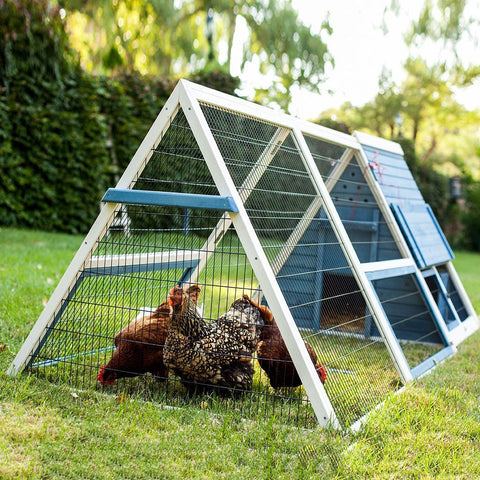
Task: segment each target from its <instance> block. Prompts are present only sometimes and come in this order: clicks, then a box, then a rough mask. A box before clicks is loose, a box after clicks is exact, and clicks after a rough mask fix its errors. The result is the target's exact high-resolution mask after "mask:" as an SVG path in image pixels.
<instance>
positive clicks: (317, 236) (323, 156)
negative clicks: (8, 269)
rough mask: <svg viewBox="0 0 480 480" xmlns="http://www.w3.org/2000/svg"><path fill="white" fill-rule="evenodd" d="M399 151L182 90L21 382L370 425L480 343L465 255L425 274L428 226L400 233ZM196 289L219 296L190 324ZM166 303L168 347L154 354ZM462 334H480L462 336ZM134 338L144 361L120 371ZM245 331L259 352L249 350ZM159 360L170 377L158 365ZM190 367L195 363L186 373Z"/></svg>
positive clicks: (68, 285) (207, 297)
mask: <svg viewBox="0 0 480 480" xmlns="http://www.w3.org/2000/svg"><path fill="white" fill-rule="evenodd" d="M392 151H393V155H394V156H395V155H396V157H398V158H400V157H401V151H400V150H398V147H397V146H395V144H392V143H391V142H385V141H382V140H381V139H376V138H374V137H366V136H365V137H362V136H361V134H359V135H357V136H356V137H355V136H349V135H345V134H342V133H339V132H336V131H333V130H331V129H327V128H323V127H320V126H318V125H314V124H311V123H308V122H302V121H300V120H298V119H296V118H293V117H290V116H288V115H284V114H281V113H278V112H275V111H272V110H270V109H268V108H264V107H260V106H258V105H254V104H251V103H249V102H246V101H243V100H240V99H237V98H234V97H231V96H228V95H225V94H221V93H218V92H215V91H213V90H210V89H207V88H203V87H200V86H197V85H195V84H192V83H189V82H186V81H180V82H179V84H178V85H177V87H176V88H175V90H174V92H173V93H172V95H171V96H170V98H169V100H168V101H167V103H166V105H165V107H164V108H163V109H162V111H161V112H160V114H159V116H158V117H157V119H156V120H155V122H154V124H153V125H152V127H151V129H150V130H149V132H148V134H147V135H146V137H145V139H144V140H143V142H142V143H141V145H140V147H139V148H138V150H137V152H136V154H135V156H134V157H133V159H132V161H131V163H130V165H129V166H128V168H127V169H126V171H125V172H124V174H123V176H122V177H121V179H120V181H119V182H118V184H117V186H116V187H115V188H112V189H109V190H108V191H107V192H106V194H105V196H104V198H103V202H104V204H103V207H102V209H101V211H100V214H99V216H98V218H97V220H96V221H95V223H94V225H93V226H92V228H91V230H90V232H89V233H88V235H87V236H86V238H85V240H84V242H83V243H82V245H81V247H80V249H79V250H78V252H77V254H76V255H75V257H74V259H73V261H72V263H71V265H70V266H69V268H68V269H67V271H66V273H65V274H64V276H63V278H62V280H61V281H60V283H59V285H58V287H57V289H56V290H55V292H54V294H53V295H52V297H51V299H50V300H49V302H48V304H47V306H46V308H45V310H44V311H43V313H42V315H41V316H40V318H39V319H38V321H37V323H36V324H35V326H34V328H33V329H32V332H31V333H30V335H29V337H28V338H27V340H26V341H25V344H24V345H23V347H22V348H21V350H20V351H19V353H18V355H17V357H16V358H15V360H14V361H13V363H12V365H11V367H10V369H9V373H11V374H16V373H18V372H20V371H22V370H24V369H26V370H28V371H30V372H34V373H36V374H38V375H41V376H44V377H47V378H50V379H53V380H55V381H60V380H62V381H64V382H66V383H68V384H70V385H72V386H74V387H78V388H88V387H89V388H96V389H98V390H106V391H108V392H110V391H111V392H117V391H127V392H131V393H132V394H133V393H135V392H136V394H139V395H142V396H144V397H145V398H149V399H157V400H159V401H161V402H165V403H166V404H169V405H172V404H179V403H180V404H181V403H182V402H186V401H190V402H198V403H200V401H201V402H202V405H211V404H215V405H219V404H223V403H225V404H226V405H227V408H228V409H229V411H232V410H237V411H238V412H239V413H240V414H241V415H242V416H246V415H253V416H256V417H260V416H261V417H265V416H266V417H269V416H271V415H273V414H274V413H275V415H276V416H277V417H278V418H279V420H281V421H287V422H288V421H294V422H298V423H301V424H305V425H313V424H315V423H316V421H318V423H319V424H320V425H322V426H325V425H329V424H330V425H333V426H334V427H337V428H342V427H348V426H350V425H352V424H354V423H355V422H358V421H359V420H360V419H362V418H363V417H364V416H365V415H366V414H367V413H368V412H369V411H371V410H372V409H373V408H374V407H375V406H376V405H378V404H379V403H381V402H382V401H383V400H384V398H385V396H386V395H387V394H389V393H390V392H395V391H397V390H398V389H400V388H401V387H402V385H404V384H405V383H406V382H408V381H410V380H412V379H413V378H415V377H417V376H418V375H420V374H422V373H423V372H425V371H427V370H429V369H430V368H432V367H433V366H434V365H435V364H436V363H438V362H439V361H440V360H442V359H444V358H445V357H446V356H448V355H450V354H451V353H453V351H454V348H455V346H454V345H453V343H452V342H453V341H454V340H455V341H458V340H459V339H461V338H462V337H463V336H464V335H466V334H467V333H471V332H472V331H473V330H474V329H475V328H476V327H477V323H476V316H475V314H474V312H473V309H472V307H471V305H470V303H469V302H468V298H467V297H466V295H465V292H464V291H463V289H462V287H461V283H460V281H459V280H458V277H457V276H456V275H455V272H454V270H453V267H452V266H451V264H450V262H449V257H448V256H445V255H444V254H442V255H440V257H441V258H440V257H439V258H440V260H441V262H440V265H437V262H436V258H435V259H433V260H432V261H428V262H426V263H425V264H420V265H419V264H418V258H417V257H416V256H415V255H416V254H415V252H413V253H412V250H411V247H412V244H411V243H410V242H409V241H408V236H407V240H406V239H405V235H404V234H405V231H404V230H403V231H402V228H401V227H402V225H404V224H406V225H409V226H412V225H413V224H414V223H415V222H413V221H410V219H411V218H410V217H408V214H407V217H408V218H409V220H407V221H406V222H404V224H402V223H401V222H400V221H397V220H398V219H399V218H400V216H401V215H405V211H406V210H405V209H404V208H403V207H404V205H402V204H399V202H395V201H392V200H391V199H389V195H390V193H389V191H388V189H386V186H387V185H388V184H390V183H392V182H394V180H389V181H388V182H384V181H383V180H384V179H385V178H386V172H387V167H386V166H385V169H384V170H385V171H382V169H381V167H378V165H381V164H382V162H383V159H384V157H385V158H386V157H388V156H389V155H390V154H391V153H392ZM380 157H381V160H382V161H380ZM398 158H397V159H398ZM402 158H403V157H402ZM388 168H390V167H388ZM392 169H393V167H392ZM408 173H409V172H408ZM379 174H380V176H381V178H380V179H379V177H378V175H379ZM404 174H405V175H406V174H407V173H406V172H403V173H401V175H404ZM394 196H395V195H394ZM389 203H396V204H397V206H395V207H394V208H393V209H392V208H391V206H390V205H389ZM398 205H400V207H398ZM113 226H115V228H113ZM119 226H120V228H118V227H119ZM418 228H420V227H418ZM417 233H418V232H415V231H414V233H413V236H414V237H415V236H416V235H417ZM437 241H438V240H437V239H436V240H435V245H434V246H436V242H437ZM429 248H430V247H429ZM442 248H445V249H446V247H444V246H442ZM193 284H196V285H198V286H199V287H200V289H201V294H200V299H199V301H198V305H197V307H196V309H195V310H193V309H191V308H190V307H189V308H190V309H189V310H188V309H187V310H183V308H184V306H185V305H187V304H188V305H191V303H192V302H191V301H190V299H189V297H188V298H187V296H186V294H184V297H182V298H185V299H186V300H185V301H184V303H182V304H181V305H182V306H181V307H177V306H176V304H174V303H172V302H173V300H172V298H173V297H171V296H169V292H170V294H171V295H174V293H172V292H174V289H173V287H175V286H176V285H177V286H179V287H181V288H182V289H183V291H184V292H185V291H186V289H187V287H188V286H191V285H193ZM452 292H453V295H452ZM245 294H246V295H248V296H249V297H250V299H252V300H255V301H256V302H258V304H260V303H261V304H262V305H266V306H268V308H269V310H270V311H271V313H272V314H273V316H274V318H275V320H276V324H277V325H278V329H279V331H277V330H278V329H275V328H273V327H272V321H271V319H270V320H268V321H267V317H266V316H265V315H263V316H260V317H259V316H258V315H257V314H255V312H257V311H259V310H260V308H261V307H259V306H258V304H257V306H256V307H249V310H248V311H249V312H250V313H251V315H250V314H249V315H250V316H248V315H246V313H245V311H246V310H244V311H242V313H241V314H237V313H238V312H237V313H234V314H232V315H231V316H230V317H229V316H228V314H226V313H225V312H231V311H232V309H233V310H235V308H239V307H238V305H239V303H238V301H237V302H235V301H236V300H237V299H241V298H242V296H243V295H245ZM159 305H160V306H162V305H163V307H159V309H157V312H160V313H159V314H158V315H159V318H160V317H161V318H162V322H163V323H161V324H160V323H158V321H157V320H155V321H156V322H157V323H155V328H156V330H155V332H157V333H156V334H155V335H157V337H158V340H155V338H154V339H153V340H152V337H151V336H150V337H148V341H147V340H145V338H142V335H143V333H144V332H145V329H147V330H148V328H150V325H152V316H151V315H152V314H151V311H152V310H154V309H155V308H156V307H157V306H159ZM162 308H163V310H162ZM176 308H180V310H175V309H176ZM242 308H243V307H242ZM185 309H186V307H185ZM161 312H163V313H161ZM175 312H177V313H175ZM186 312H187V313H186ZM252 312H253V313H252ZM263 312H264V311H263ZM254 314H255V315H256V316H255V315H254ZM162 315H163V316H162ZM247 317H248V318H253V317H255V319H254V320H252V322H250V323H249V320H248V318H247ZM246 318H247V320H246ZM269 318H270V317H269ZM229 319H230V320H229ZM132 321H133V322H132ZM182 322H183V323H182ZM211 322H214V324H215V325H216V330H215V331H216V332H217V333H215V335H217V336H215V335H213V334H212V335H213V336H211V332H210V330H208V328H207V325H206V324H207V323H211ZM215 322H216V323H215ZM228 322H230V323H228ZM227 324H228V325H227ZM185 325H187V326H188V328H189V329H190V330H188V329H187V327H185ZM198 325H202V326H201V328H200V327H198ZM462 325H463V326H466V325H468V328H467V327H465V329H464V331H465V332H466V333H464V335H457V334H456V333H455V332H457V327H461V326H462ZM146 326H147V327H148V328H147V327H146ZM269 327H270V328H269ZM454 327H455V328H454ZM122 329H123V330H122ZM162 329H163V330H162ZM165 329H167V331H165ZM174 330H175V332H176V333H175V336H172V331H174ZM187 330H188V331H187ZM207 330H208V331H209V332H210V333H208V335H210V337H209V339H210V340H211V341H210V343H208V346H207V343H205V342H204V338H203V337H205V336H207V334H205V332H206V331H207ZM226 330H228V335H227V334H225V331H226ZM120 331H123V332H124V336H123V338H122V339H121V340H122V341H123V343H124V344H128V345H129V346H133V347H134V348H135V354H134V355H130V356H128V355H125V358H124V359H123V360H125V362H124V363H123V364H122V365H121V366H120V364H119V363H116V364H115V367H113V366H112V364H111V363H109V362H112V359H113V356H114V355H116V354H118V352H120V351H121V350H120V347H121V344H119V343H117V341H116V339H115V338H116V337H117V340H118V332H120ZM218 331H220V333H218ZM240 331H241V332H242V335H244V334H245V335H251V337H249V338H250V340H251V342H250V343H249V344H248V345H249V346H248V347H245V346H243V347H242V348H237V347H235V348H234V346H233V344H230V343H229V341H230V340H231V338H232V337H235V338H237V335H240V334H239V332H240ZM125 332H127V333H128V335H127V334H126V333H125ZM188 332H190V333H188ZM275 334H278V335H277V336H276V335H275ZM182 335H183V337H182V338H183V340H184V341H185V343H182V346H181V348H180V347H178V345H174V347H175V348H173V347H172V344H173V343H174V342H175V341H177V340H178V338H180V337H181V336H182ZM189 335H190V337H194V338H193V340H192V338H189ZM202 335H203V337H202ZM212 339H213V340H212ZM226 339H227V340H226ZM215 342H217V344H218V345H215ZM220 343H221V345H220ZM165 344H168V345H167V347H165V348H164V345H165ZM212 345H213V346H212ZM230 345H231V350H232V351H231V353H230V354H229V352H228V349H229V348H230ZM243 345H246V344H243ZM177 347H178V348H177ZM217 347H218V348H217ZM282 347H283V349H282ZM285 347H286V348H285ZM188 349H190V350H191V351H189V350H188ZM209 349H210V350H209ZM152 350H153V351H154V354H155V355H156V356H155V355H154V357H155V360H154V362H156V363H155V365H153V366H152V365H150V366H149V367H145V365H143V366H142V367H140V366H139V362H140V359H143V360H145V358H146V357H147V356H148V355H149V354H150V353H151V352H152ZM220 350H221V351H222V355H220V354H219V352H220ZM149 352H150V353H149ZM162 352H163V354H164V355H166V353H168V367H169V369H166V368H164V367H165V365H160V364H161V362H162V357H161V354H162ZM312 352H313V353H312ZM177 354H178V356H176V355H177ZM196 355H203V356H204V357H208V356H209V355H210V357H208V358H207V360H206V361H208V362H210V363H209V365H210V364H211V363H212V362H213V363H215V362H216V363H215V365H216V367H218V368H217V374H216V376H211V377H208V378H209V380H208V381H204V382H202V381H199V380H198V379H199V378H201V377H200V376H199V375H200V373H199V372H196V371H195V368H197V367H198V365H199V363H198V362H197V359H198V357H196ZM188 358H195V361H192V362H191V363H189V364H188V365H186V364H185V363H188V361H187V360H185V359H188ZM164 360H165V358H164ZM182 362H183V364H182ZM242 362H243V363H242ZM292 362H293V363H292ZM104 365H107V367H108V366H109V365H110V367H108V368H109V369H110V370H108V368H107V370H105V367H104V368H103V370H102V366H104ZM172 365H173V367H172ZM233 365H237V366H239V367H238V368H240V366H242V368H243V366H245V365H247V366H248V368H251V370H248V368H247V369H246V370H245V369H244V372H246V373H245V375H246V377H248V378H247V380H246V381H245V382H244V383H241V385H242V386H243V388H238V383H236V384H235V385H234V386H232V388H231V389H229V388H228V385H229V384H228V380H226V379H225V378H226V376H227V374H228V373H231V372H232V370H233ZM318 365H321V367H319V366H318ZM292 366H294V367H295V368H296V373H295V374H297V375H298V376H299V380H298V381H294V380H293V374H292V373H291V371H290V370H288V368H289V367H292ZM198 368H199V369H200V367H198ZM295 368H294V372H295ZM279 371H281V372H283V374H284V377H282V378H280V376H279ZM287 371H288V372H289V373H288V374H287V373H286V372H287ZM99 372H103V373H100V374H99ZM105 372H107V373H109V374H110V379H111V382H106V381H105V378H106V377H103V376H102V375H104V374H106V373H105ZM185 372H187V373H188V374H187V373H185ZM320 372H321V373H320ZM325 372H326V379H325ZM196 375H197V376H196ZM287 376H288V378H287ZM220 377H222V378H223V380H222V382H223V383H221V387H222V389H223V390H222V391H220V392H219V390H218V389H213V387H218V386H219V385H220V382H219V381H218V378H220ZM202 378H203V377H202ZM205 378H207V377H205ZM235 378H237V380H238V378H239V377H238V376H237V377H235ZM192 379H194V381H192ZM113 381H115V383H114V384H113V385H109V383H113ZM322 382H324V383H322ZM192 383H193V384H194V386H195V387H200V388H198V392H197V394H195V390H192V388H191V386H192ZM299 383H301V384H302V385H301V386H298V384H299ZM210 387H212V388H210ZM192 393H193V395H192ZM199 396H200V398H203V399H204V400H200V398H199ZM205 398H206V400H205ZM213 398H215V401H213V400H212V399H213ZM222 402H223V403H222Z"/></svg>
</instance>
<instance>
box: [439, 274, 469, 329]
mask: <svg viewBox="0 0 480 480" xmlns="http://www.w3.org/2000/svg"><path fill="white" fill-rule="evenodd" d="M436 270H437V271H438V274H439V276H440V279H441V281H442V283H443V286H444V288H445V290H446V295H447V296H448V298H449V299H450V300H451V301H452V303H453V306H454V307H455V310H456V312H457V315H458V317H459V320H460V321H461V322H463V321H464V320H466V319H467V318H468V310H467V307H466V306H465V303H464V302H463V300H462V297H461V296H460V294H459V292H458V289H457V287H456V286H455V283H454V282H453V280H452V278H451V276H450V273H449V271H448V268H447V266H446V265H439V266H438V267H436Z"/></svg>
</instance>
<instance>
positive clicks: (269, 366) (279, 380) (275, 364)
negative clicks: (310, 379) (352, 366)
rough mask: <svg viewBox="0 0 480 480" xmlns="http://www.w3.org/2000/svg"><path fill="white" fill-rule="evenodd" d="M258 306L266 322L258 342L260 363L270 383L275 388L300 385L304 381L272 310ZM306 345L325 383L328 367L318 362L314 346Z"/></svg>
mask: <svg viewBox="0 0 480 480" xmlns="http://www.w3.org/2000/svg"><path fill="white" fill-rule="evenodd" d="M258 308H259V309H260V312H261V315H262V318H263V321H264V323H265V326H264V327H263V328H262V331H261V333H260V342H259V343H258V349H257V358H258V363H259V364H260V366H261V367H262V369H263V370H264V371H265V373H266V374H267V376H268V378H269V380H270V385H271V386H272V387H273V388H275V389H277V388H282V387H298V386H299V385H301V384H302V381H301V380H300V376H299V375H298V372H297V369H296V368H295V365H294V364H293V361H292V357H291V356H290V353H289V352H288V349H287V346H286V345H285V342H284V340H283V338H282V335H281V333H280V329H279V328H278V326H277V322H276V321H275V318H274V317H273V314H272V312H271V311H270V309H268V308H267V307H265V306H263V305H259V306H258ZM305 347H306V348H307V352H308V354H309V356H310V358H311V360H312V363H313V364H314V365H315V369H316V371H317V374H318V377H319V378H320V380H321V382H322V383H325V380H326V378H327V370H326V368H325V367H324V366H323V365H321V364H320V363H318V358H317V354H316V353H315V351H314V350H313V348H312V346H311V345H309V344H308V343H307V342H305Z"/></svg>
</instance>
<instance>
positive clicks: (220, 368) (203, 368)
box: [163, 294, 263, 394]
mask: <svg viewBox="0 0 480 480" xmlns="http://www.w3.org/2000/svg"><path fill="white" fill-rule="evenodd" d="M172 310H173V311H172V314H171V321H170V328H169V331H168V335H167V339H166V341H165V348H164V352H163V361H164V363H165V365H166V366H167V367H168V368H169V369H171V370H172V371H173V372H174V373H175V374H176V375H177V376H179V377H180V378H181V380H182V382H183V384H184V385H185V386H186V387H187V389H188V390H189V391H190V392H193V391H195V390H196V391H205V390H210V389H212V388H214V389H216V390H217V391H218V392H219V393H225V394H231V393H232V392H237V391H239V390H249V389H251V386H252V378H253V373H254V369H253V362H252V354H253V353H254V352H255V350H256V348H257V344H258V340H259V336H260V331H261V327H262V326H263V320H262V317H261V315H260V311H259V310H258V308H257V307H256V306H255V305H254V304H253V302H251V301H250V299H249V297H248V296H247V295H244V296H243V297H242V298H240V299H238V300H236V301H235V302H233V303H232V305H231V307H230V309H229V310H228V311H227V312H226V313H225V314H223V315H222V316H221V317H219V318H218V319H216V320H211V321H206V320H204V319H202V318H200V316H199V315H198V313H197V310H196V308H195V304H194V303H193V302H192V300H191V299H190V297H189V296H188V295H186V294H184V297H183V302H182V304H181V305H178V306H176V307H174V308H173V309H172Z"/></svg>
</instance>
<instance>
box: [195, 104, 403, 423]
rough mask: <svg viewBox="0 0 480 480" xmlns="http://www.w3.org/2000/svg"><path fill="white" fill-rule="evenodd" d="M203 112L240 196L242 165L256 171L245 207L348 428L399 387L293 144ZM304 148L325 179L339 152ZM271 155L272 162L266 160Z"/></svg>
mask: <svg viewBox="0 0 480 480" xmlns="http://www.w3.org/2000/svg"><path fill="white" fill-rule="evenodd" d="M203 111H204V113H205V116H206V118H207V120H208V122H209V126H210V129H211V130H212V132H213V133H214V137H215V139H217V137H219V138H221V141H220V142H218V144H219V147H220V150H221V152H222V155H223V156H228V158H229V162H228V164H227V167H228V168H229V172H230V173H231V174H232V177H233V178H237V181H236V187H237V189H238V190H239V191H244V189H245V184H244V182H245V178H246V175H244V176H240V175H237V174H236V173H235V172H238V171H240V170H241V168H243V165H245V163H247V162H248V164H249V167H250V171H251V170H255V169H258V170H261V171H262V177H261V179H260V180H258V181H257V182H256V183H253V182H252V183H250V184H249V185H248V187H249V188H248V196H246V198H245V199H244V205H245V207H246V209H247V212H248V215H249V218H250V220H251V222H252V225H253V227H254V229H255V233H256V234H257V236H258V237H259V240H260V242H261V243H262V246H263V248H264V251H265V253H266V255H267V258H268V260H269V261H270V264H271V266H272V268H273V270H274V273H275V274H276V278H277V281H278V283H279V285H280V287H281V289H282V292H283V294H284V296H285V299H286V300H287V304H288V306H289V308H290V312H291V313H292V316H293V318H294V319H295V321H296V323H297V326H298V327H299V328H300V329H301V333H302V335H303V336H304V338H305V340H306V341H307V342H308V344H309V345H310V346H312V347H313V349H314V350H315V352H316V354H317V359H318V361H319V362H320V363H321V364H322V365H324V366H325V367H326V369H327V381H326V383H325V387H326V390H327V393H328V395H329V398H330V401H331V402H332V404H333V406H334V409H335V411H336V413H337V415H338V417H339V419H340V421H341V422H342V423H343V424H344V425H348V424H350V423H351V422H353V421H355V420H358V419H359V418H360V417H361V416H363V415H365V414H366V413H367V412H368V411H370V410H371V409H372V407H373V406H375V405H377V404H378V403H379V402H381V401H382V399H383V398H384V396H385V394H386V392H388V391H394V390H395V389H396V388H398V385H399V381H398V376H397V374H396V372H395V369H394V366H393V363H392V361H391V359H390V356H389V354H388V352H387V349H386V347H385V345H384V343H383V341H382V340H381V338H380V336H379V335H378V333H377V334H376V335H375V336H372V335H371V330H372V327H371V325H372V319H371V316H370V315H369V313H368V310H367V308H366V304H365V301H364V299H363V295H362V293H361V291H360V289H359V287H358V284H357V282H356V280H355V279H354V277H353V274H352V272H351V270H350V268H349V266H348V262H347V260H346V258H345V255H344V253H343V250H342V248H341V245H340V243H339V241H338V240H337V238H336V236H335V234H334V232H333V229H332V228H331V226H330V223H329V221H328V220H327V218H326V215H325V212H324V210H323V208H322V207H321V202H319V200H318V196H317V195H316V190H315V188H314V186H313V184H312V181H311V179H310V177H309V174H308V172H307V170H306V168H305V165H304V162H303V160H302V157H301V155H300V153H299V150H298V148H297V146H296V143H295V139H294V138H293V135H292V133H291V132H282V129H279V128H277V129H276V130H275V129H272V128H269V129H268V130H267V129H261V128H259V127H258V123H259V122H258V121H257V120H251V119H248V118H245V119H243V121H242V122H238V121H237V120H235V118H236V117H237V115H236V114H234V113H232V112H228V111H224V110H219V109H215V108H213V107H210V106H206V105H205V106H203ZM239 124H240V125H241V127H242V128H241V129H238V125H239ZM232 126H235V128H232ZM259 134H261V135H263V136H260V137H259V136H258V135H259ZM248 137H254V138H255V139H256V143H258V142H259V141H261V148H260V149H258V151H256V152H255V153H253V152H252V151H251V150H250V148H249V144H248V142H247V143H245V142H244V141H243V139H244V138H248ZM226 139H228V141H226ZM279 139H281V141H279ZM307 143H308V144H309V146H310V148H312V147H314V158H315V161H316V163H317V166H319V170H320V172H321V173H322V176H323V177H324V178H325V179H327V178H328V174H329V172H332V171H333V169H334V167H335V166H336V165H337V164H338V161H339V159H340V157H341V156H342V154H343V153H344V150H345V149H343V148H340V147H338V146H332V145H329V144H328V143H326V142H323V141H318V142H317V141H316V140H315V139H313V138H310V139H308V142H307ZM223 145H225V147H223ZM227 146H228V147H227ZM270 151H273V152H274V155H268V154H267V153H269V152H270ZM232 152H235V156H234V155H233V154H232ZM331 155H333V156H331ZM356 170H357V171H358V170H359V169H358V164H357V165H356ZM360 181H361V179H359V182H360ZM346 202H348V199H347V200H346ZM344 203H345V201H344ZM369 207H370V209H372V207H373V205H372V206H370V204H369ZM359 211H360V209H359Z"/></svg>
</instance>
